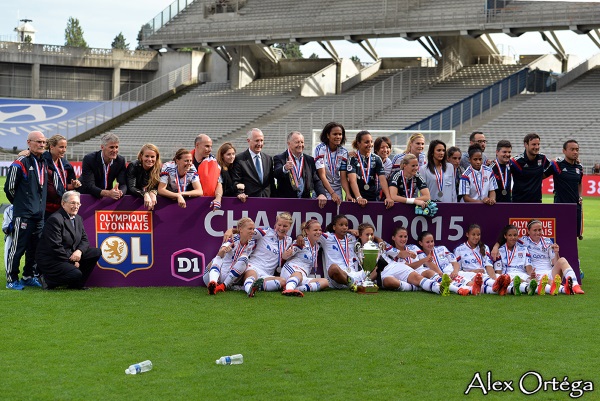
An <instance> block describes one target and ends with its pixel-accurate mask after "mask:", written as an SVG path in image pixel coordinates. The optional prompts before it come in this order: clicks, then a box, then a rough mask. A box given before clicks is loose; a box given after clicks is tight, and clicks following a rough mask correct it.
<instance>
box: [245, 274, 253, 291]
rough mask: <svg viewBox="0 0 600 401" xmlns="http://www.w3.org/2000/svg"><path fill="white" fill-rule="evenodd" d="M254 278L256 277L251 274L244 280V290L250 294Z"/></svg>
mask: <svg viewBox="0 0 600 401" xmlns="http://www.w3.org/2000/svg"><path fill="white" fill-rule="evenodd" d="M254 280H255V278H254V277H252V276H250V277H248V278H247V279H246V281H244V291H246V293H247V294H250V290H252V284H254Z"/></svg>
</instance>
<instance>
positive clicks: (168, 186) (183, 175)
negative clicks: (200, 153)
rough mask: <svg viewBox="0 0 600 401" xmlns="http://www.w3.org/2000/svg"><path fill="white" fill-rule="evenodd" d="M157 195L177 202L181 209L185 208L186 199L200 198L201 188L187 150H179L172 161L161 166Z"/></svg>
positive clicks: (190, 154) (190, 155)
mask: <svg viewBox="0 0 600 401" xmlns="http://www.w3.org/2000/svg"><path fill="white" fill-rule="evenodd" d="M158 194H159V195H160V196H164V197H165V198H169V199H172V200H175V201H177V204H178V205H179V207H181V208H185V207H186V202H185V198H186V197H187V198H194V197H197V196H202V194H203V192H202V186H201V185H200V179H199V178H198V172H197V171H196V168H195V167H194V162H193V161H192V153H191V152H190V151H189V150H187V149H185V148H181V149H179V150H178V151H177V152H176V153H175V157H174V158H173V161H169V162H166V163H165V164H164V165H163V166H162V169H161V171H160V182H159V183H158Z"/></svg>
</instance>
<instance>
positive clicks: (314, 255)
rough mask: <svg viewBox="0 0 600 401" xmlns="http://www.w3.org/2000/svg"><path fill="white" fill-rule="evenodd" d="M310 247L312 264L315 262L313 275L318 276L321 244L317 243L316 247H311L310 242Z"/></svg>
mask: <svg viewBox="0 0 600 401" xmlns="http://www.w3.org/2000/svg"><path fill="white" fill-rule="evenodd" d="M308 245H309V246H310V255H311V257H312V262H313V266H312V267H313V268H312V271H311V273H312V274H316V273H317V258H318V256H319V243H318V242H315V244H314V245H312V246H311V245H310V241H309V242H308Z"/></svg>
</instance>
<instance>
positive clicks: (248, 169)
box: [231, 128, 275, 198]
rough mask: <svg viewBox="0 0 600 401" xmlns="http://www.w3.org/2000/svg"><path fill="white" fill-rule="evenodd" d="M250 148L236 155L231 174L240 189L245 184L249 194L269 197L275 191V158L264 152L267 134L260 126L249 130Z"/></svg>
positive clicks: (246, 191) (246, 192)
mask: <svg viewBox="0 0 600 401" xmlns="http://www.w3.org/2000/svg"><path fill="white" fill-rule="evenodd" d="M247 141H248V149H247V150H246V151H245V152H242V153H240V154H239V155H236V156H235V160H234V161H233V168H232V171H231V175H232V178H233V183H234V184H235V185H236V187H237V188H238V189H240V185H239V184H243V185H244V193H245V194H246V195H247V196H251V197H258V198H268V197H270V196H271V195H272V194H273V193H274V192H275V179H274V177H273V158H272V157H271V156H269V155H267V154H265V153H263V152H261V151H262V148H263V144H264V142H265V136H264V134H263V133H262V131H261V130H259V129H258V128H252V129H251V130H250V131H248V139H247Z"/></svg>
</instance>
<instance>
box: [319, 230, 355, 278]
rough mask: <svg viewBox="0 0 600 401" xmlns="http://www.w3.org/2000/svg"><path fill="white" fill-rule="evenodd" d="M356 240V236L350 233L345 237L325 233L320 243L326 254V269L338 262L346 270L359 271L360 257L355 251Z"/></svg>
mask: <svg viewBox="0 0 600 401" xmlns="http://www.w3.org/2000/svg"><path fill="white" fill-rule="evenodd" d="M356 242H357V239H356V237H355V236H354V235H352V234H350V233H348V234H346V237H345V238H343V239H339V238H337V237H336V236H335V234H333V233H323V234H322V235H321V238H320V239H319V243H320V244H321V248H323V252H324V255H325V266H324V267H325V269H327V270H329V266H331V265H332V264H336V265H338V266H339V267H340V268H342V269H344V270H346V271H358V270H359V266H358V258H357V257H356V253H355V252H354V247H355V245H356Z"/></svg>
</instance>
